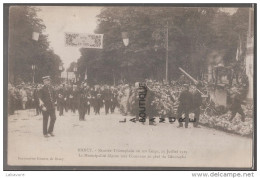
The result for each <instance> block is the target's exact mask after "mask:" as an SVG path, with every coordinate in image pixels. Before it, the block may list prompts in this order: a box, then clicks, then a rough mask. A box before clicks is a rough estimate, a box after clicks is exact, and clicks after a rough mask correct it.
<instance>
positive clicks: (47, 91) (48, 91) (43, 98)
mask: <svg viewBox="0 0 260 178" xmlns="http://www.w3.org/2000/svg"><path fill="white" fill-rule="evenodd" d="M42 79H43V83H44V86H43V87H42V89H41V90H40V92H39V102H40V107H41V109H42V115H43V135H44V137H46V138H47V137H49V135H50V136H52V137H53V136H54V134H53V129H54V124H55V121H56V114H55V102H56V98H55V91H54V89H53V88H52V86H51V85H50V84H51V79H50V76H45V77H43V78H42ZM49 118H50V124H49V127H48V120H49Z"/></svg>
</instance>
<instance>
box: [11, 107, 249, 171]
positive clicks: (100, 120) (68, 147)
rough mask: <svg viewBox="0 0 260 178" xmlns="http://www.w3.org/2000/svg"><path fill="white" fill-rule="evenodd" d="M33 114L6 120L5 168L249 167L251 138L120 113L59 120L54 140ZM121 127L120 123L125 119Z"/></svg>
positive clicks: (23, 113)
mask: <svg viewBox="0 0 260 178" xmlns="http://www.w3.org/2000/svg"><path fill="white" fill-rule="evenodd" d="M34 114H35V113H34V111H33V110H25V111H17V112H16V114H15V115H12V116H10V117H9V118H8V164H10V165H58V166H73V165H77V166H93V165H98V166H106V165H109V166H167V167H168V166H170V167H172V166H178V167H185V166H196V167H200V166H201V167H250V166H251V163H252V159H251V157H252V139H250V138H245V137H241V136H237V135H232V134H228V133H225V132H222V131H217V130H214V129H209V128H206V127H201V128H193V127H192V125H191V124H190V127H189V128H188V129H184V128H177V125H178V124H177V123H173V124H170V123H168V122H166V123H158V124H157V125H156V126H151V125H147V124H144V125H143V124H141V123H133V122H130V121H129V119H130V118H131V117H130V116H122V115H121V114H120V113H119V112H118V111H117V112H116V113H114V114H109V115H105V114H104V110H102V111H101V114H100V115H94V114H91V115H90V116H87V117H86V121H79V120H78V114H73V113H71V112H68V113H65V116H57V121H56V124H55V128H54V133H55V135H56V136H55V137H50V138H44V137H43V135H42V116H35V115H34ZM124 118H126V122H125V123H122V122H119V121H122V120H124Z"/></svg>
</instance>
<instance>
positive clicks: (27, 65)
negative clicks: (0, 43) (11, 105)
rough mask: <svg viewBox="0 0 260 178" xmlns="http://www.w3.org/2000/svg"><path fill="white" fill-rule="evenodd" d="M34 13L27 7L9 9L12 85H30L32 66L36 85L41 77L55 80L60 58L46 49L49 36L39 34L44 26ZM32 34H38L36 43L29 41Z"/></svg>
mask: <svg viewBox="0 0 260 178" xmlns="http://www.w3.org/2000/svg"><path fill="white" fill-rule="evenodd" d="M37 11H39V9H37V8H35V7H30V6H11V7H10V8H9V34H8V35H9V40H8V47H9V48H8V67H9V69H8V70H9V81H10V82H12V83H16V84H17V83H19V82H21V81H25V82H32V72H33V71H32V65H35V66H36V69H35V82H41V77H42V76H44V75H50V76H51V77H52V78H53V79H54V81H58V78H59V75H60V72H59V70H58V69H59V65H60V64H61V59H60V57H59V56H58V55H56V54H55V53H54V51H53V50H51V49H50V48H49V42H48V36H47V35H44V34H42V32H43V31H44V30H45V28H46V27H45V25H44V24H43V21H42V19H40V18H38V17H37ZM33 32H38V33H40V35H39V39H38V41H35V40H33V39H32V34H33Z"/></svg>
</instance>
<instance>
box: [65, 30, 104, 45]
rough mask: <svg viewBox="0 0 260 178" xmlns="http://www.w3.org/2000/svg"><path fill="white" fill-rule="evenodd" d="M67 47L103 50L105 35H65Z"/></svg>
mask: <svg viewBox="0 0 260 178" xmlns="http://www.w3.org/2000/svg"><path fill="white" fill-rule="evenodd" d="M65 45H66V46H70V47H83V48H97V49H102V48H103V34H87V33H65Z"/></svg>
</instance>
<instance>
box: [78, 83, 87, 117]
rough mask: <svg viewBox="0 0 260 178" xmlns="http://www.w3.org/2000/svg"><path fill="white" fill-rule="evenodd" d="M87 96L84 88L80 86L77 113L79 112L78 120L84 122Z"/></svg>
mask: <svg viewBox="0 0 260 178" xmlns="http://www.w3.org/2000/svg"><path fill="white" fill-rule="evenodd" d="M86 99H87V96H86V92H85V89H84V86H83V85H82V86H81V87H80V91H79V97H78V111H79V120H80V121H85V115H86V104H87V100H86Z"/></svg>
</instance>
